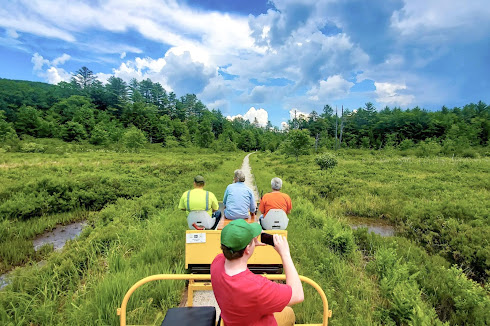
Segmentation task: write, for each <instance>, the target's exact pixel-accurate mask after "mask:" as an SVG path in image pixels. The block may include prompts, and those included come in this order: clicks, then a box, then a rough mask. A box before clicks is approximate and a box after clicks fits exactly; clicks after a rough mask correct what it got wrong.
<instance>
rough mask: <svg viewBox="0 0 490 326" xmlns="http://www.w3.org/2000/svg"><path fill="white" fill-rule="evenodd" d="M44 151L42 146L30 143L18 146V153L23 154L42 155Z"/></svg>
mask: <svg viewBox="0 0 490 326" xmlns="http://www.w3.org/2000/svg"><path fill="white" fill-rule="evenodd" d="M45 150H46V149H45V147H44V146H43V145H40V144H36V143H32V142H29V143H23V144H22V145H21V146H20V151H21V152H23V153H43V152H44V151H45Z"/></svg>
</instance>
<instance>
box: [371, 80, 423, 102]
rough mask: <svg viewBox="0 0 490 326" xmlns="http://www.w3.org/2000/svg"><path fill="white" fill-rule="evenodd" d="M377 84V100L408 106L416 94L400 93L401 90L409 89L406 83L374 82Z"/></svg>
mask: <svg viewBox="0 0 490 326" xmlns="http://www.w3.org/2000/svg"><path fill="white" fill-rule="evenodd" d="M374 86H376V91H375V93H376V95H377V96H378V97H377V99H376V100H377V101H378V102H380V103H384V104H387V105H388V104H392V105H402V106H406V105H408V104H410V103H412V101H413V99H414V96H413V95H408V94H399V91H401V90H405V89H407V86H405V84H391V83H377V82H375V83H374Z"/></svg>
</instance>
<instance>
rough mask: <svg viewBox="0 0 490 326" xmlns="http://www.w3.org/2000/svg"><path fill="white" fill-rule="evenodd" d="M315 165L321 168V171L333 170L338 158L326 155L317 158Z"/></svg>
mask: <svg viewBox="0 0 490 326" xmlns="http://www.w3.org/2000/svg"><path fill="white" fill-rule="evenodd" d="M315 163H316V164H317V165H318V166H319V167H320V169H322V170H329V169H333V168H334V167H335V166H336V165H337V163H338V162H337V158H336V157H335V156H334V155H333V154H330V153H324V154H322V155H319V156H317V157H316V158H315Z"/></svg>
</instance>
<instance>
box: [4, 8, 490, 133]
mask: <svg viewBox="0 0 490 326" xmlns="http://www.w3.org/2000/svg"><path fill="white" fill-rule="evenodd" d="M82 66H87V67H89V68H90V69H91V70H92V71H94V73H96V74H97V76H98V78H99V79H100V80H101V81H103V82H105V81H106V80H107V78H108V77H109V76H111V75H115V76H117V77H121V78H123V79H124V80H126V81H129V80H130V79H131V78H136V79H138V80H142V79H146V78H150V79H152V80H153V81H155V82H160V83H161V84H162V86H164V87H165V89H167V91H174V92H175V93H176V94H177V95H178V96H182V95H184V94H186V93H195V94H196V95H197V96H198V98H200V99H201V100H202V101H203V102H204V103H205V104H206V105H207V107H208V108H210V109H220V110H221V111H222V112H223V113H224V115H226V116H230V117H234V116H237V115H241V116H244V117H245V118H248V119H251V120H253V119H254V118H255V117H257V118H258V120H259V122H261V123H263V124H265V123H266V122H267V120H270V121H271V122H272V124H273V125H276V126H280V125H281V123H282V122H284V121H287V120H288V119H290V117H291V112H294V110H296V111H297V112H302V113H305V114H308V113H310V112H311V111H312V110H316V111H317V112H321V111H322V108H323V106H324V105H325V104H330V105H332V106H333V107H335V106H339V107H340V106H341V105H344V107H345V108H349V109H351V110H353V109H357V108H358V107H362V106H364V103H366V102H373V103H374V104H375V106H376V107H377V108H378V109H382V108H383V107H385V106H390V107H394V106H400V107H402V108H409V107H410V108H412V107H415V106H420V107H423V108H426V109H428V110H436V109H440V107H441V106H442V105H446V106H448V107H453V106H461V105H464V104H467V103H470V102H477V101H479V100H483V101H485V102H487V103H489V102H490V6H489V5H488V1H487V0H485V1H483V0H468V1H456V0H444V1H443V0H432V1H431V0H410V1H408V0H407V1H403V0H382V1H381V0H380V1H360V0H294V1H293V0H273V1H266V0H265V1H259V0H253V1H250V0H249V1H229V0H222V1H218V0H207V1H203V0H187V1H172V0H169V1H156V0H141V1H132V0H111V1H98V0H87V1H77V0H73V1H54V0H18V1H4V2H3V3H2V7H1V8H0V77H1V78H10V79H24V80H34V81H44V82H49V83H58V82H59V81H62V80H69V79H70V77H71V74H72V73H73V72H74V71H76V70H77V69H79V68H80V67H82Z"/></svg>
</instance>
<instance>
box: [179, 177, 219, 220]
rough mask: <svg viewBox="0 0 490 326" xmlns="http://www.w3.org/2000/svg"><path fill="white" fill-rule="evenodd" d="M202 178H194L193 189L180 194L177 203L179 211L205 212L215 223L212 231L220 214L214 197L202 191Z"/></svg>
mask: <svg viewBox="0 0 490 326" xmlns="http://www.w3.org/2000/svg"><path fill="white" fill-rule="evenodd" d="M204 185H205V181H204V177H203V176H201V175H197V176H195V177H194V189H192V190H188V191H186V192H184V193H183V194H182V197H181V198H180V202H179V209H181V210H183V211H186V213H187V215H189V212H190V211H207V212H208V214H209V216H211V217H213V218H214V219H215V220H216V221H215V223H214V226H213V228H212V229H215V228H216V226H217V225H218V223H219V221H220V219H221V212H220V211H219V210H218V208H219V204H218V200H217V199H216V196H215V195H214V194H213V193H212V192H210V191H207V190H204Z"/></svg>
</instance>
